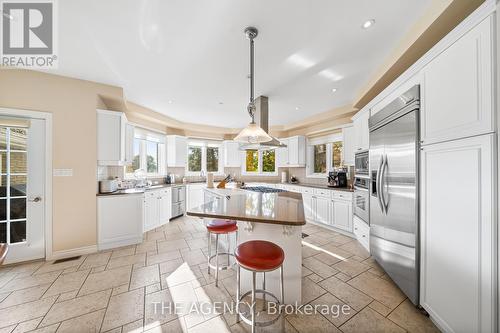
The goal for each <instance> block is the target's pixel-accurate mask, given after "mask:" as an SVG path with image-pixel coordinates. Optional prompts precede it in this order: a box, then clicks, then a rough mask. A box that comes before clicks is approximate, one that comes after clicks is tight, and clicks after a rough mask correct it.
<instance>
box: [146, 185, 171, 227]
mask: <svg viewBox="0 0 500 333" xmlns="http://www.w3.org/2000/svg"><path fill="white" fill-rule="evenodd" d="M171 215H172V189H171V188H166V189H161V190H150V191H146V193H145V194H144V232H146V231H149V230H152V229H154V228H157V227H159V226H161V225H163V224H165V223H167V222H168V221H169V220H170V217H171Z"/></svg>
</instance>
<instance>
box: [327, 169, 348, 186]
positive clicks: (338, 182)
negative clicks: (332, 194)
mask: <svg viewBox="0 0 500 333" xmlns="http://www.w3.org/2000/svg"><path fill="white" fill-rule="evenodd" d="M328 186H329V187H347V172H345V171H330V172H329V173H328Z"/></svg>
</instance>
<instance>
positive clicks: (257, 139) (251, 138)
mask: <svg viewBox="0 0 500 333" xmlns="http://www.w3.org/2000/svg"><path fill="white" fill-rule="evenodd" d="M258 33H259V32H258V30H257V29H256V28H254V27H248V28H246V29H245V35H246V36H247V38H248V39H249V40H250V102H249V103H248V106H247V111H248V114H249V115H250V118H251V119H252V121H251V122H250V124H248V126H247V127H245V128H244V129H243V130H242V131H241V132H240V133H239V134H238V135H237V136H236V137H235V138H234V141H236V142H241V143H261V142H269V141H271V140H272V139H273V138H272V137H271V136H270V135H269V134H267V133H266V132H265V131H264V130H263V129H262V128H261V127H260V126H259V125H257V124H256V123H255V103H254V89H253V85H254V42H253V40H254V38H255V37H257V34H258Z"/></svg>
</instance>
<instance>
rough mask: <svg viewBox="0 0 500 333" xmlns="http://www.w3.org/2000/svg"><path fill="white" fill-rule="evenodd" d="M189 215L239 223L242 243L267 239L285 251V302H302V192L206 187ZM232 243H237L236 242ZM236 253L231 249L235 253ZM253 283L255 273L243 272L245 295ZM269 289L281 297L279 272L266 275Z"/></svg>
mask: <svg viewBox="0 0 500 333" xmlns="http://www.w3.org/2000/svg"><path fill="white" fill-rule="evenodd" d="M187 215H189V216H195V217H200V218H210V219H213V218H221V219H230V220H236V221H237V222H238V241H237V243H238V244H239V243H243V242H246V241H249V240H267V241H270V242H273V243H275V244H277V245H279V246H281V248H282V249H283V251H284V252H285V261H284V263H283V273H284V289H285V303H286V304H296V303H297V304H300V303H301V276H302V243H301V242H302V226H303V225H305V223H306V220H305V217H304V207H303V203H302V195H301V194H300V193H292V192H279V193H258V192H251V191H246V190H242V189H216V188H205V189H204V204H203V205H201V206H198V207H195V208H192V209H188V211H187ZM231 243H232V244H235V242H234V241H232V242H231ZM223 246H224V245H223ZM233 250H234V249H232V248H231V249H230V251H231V252H232V251H233ZM261 275H262V274H258V278H257V286H260V285H261V283H262V276H261ZM251 281H252V275H251V273H250V272H248V271H246V270H245V269H242V270H241V291H242V293H245V292H246V291H248V290H250V289H251ZM259 288H260V287H259ZM266 290H268V291H270V292H272V293H273V294H274V295H276V296H279V294H280V293H279V270H276V271H273V272H269V273H266Z"/></svg>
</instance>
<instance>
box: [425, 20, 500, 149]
mask: <svg viewBox="0 0 500 333" xmlns="http://www.w3.org/2000/svg"><path fill="white" fill-rule="evenodd" d="M491 20H492V19H491V17H488V18H487V19H485V20H484V21H483V22H481V23H480V24H479V25H477V26H476V27H475V28H473V29H472V30H471V31H469V32H468V33H467V34H466V35H464V36H463V37H462V38H460V39H459V40H458V41H457V42H455V43H454V44H453V45H451V46H450V47H449V48H447V49H446V50H445V51H443V52H442V53H441V54H440V55H438V56H437V57H436V58H435V59H433V60H432V61H431V62H430V63H429V64H428V65H427V66H426V67H425V68H424V70H423V73H424V74H423V75H424V78H423V80H424V82H423V84H422V97H421V99H422V102H423V107H422V116H421V128H422V140H423V143H424V144H429V143H435V142H442V141H447V140H451V139H457V138H464V137H468V136H472V135H477V134H484V133H488V132H492V131H493V130H494V123H493V118H494V117H493V102H492V101H493V97H492V82H493V73H494V71H493V65H492V63H493V58H492V50H491V39H492V33H491V30H492V28H491V26H492V21H491Z"/></svg>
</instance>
